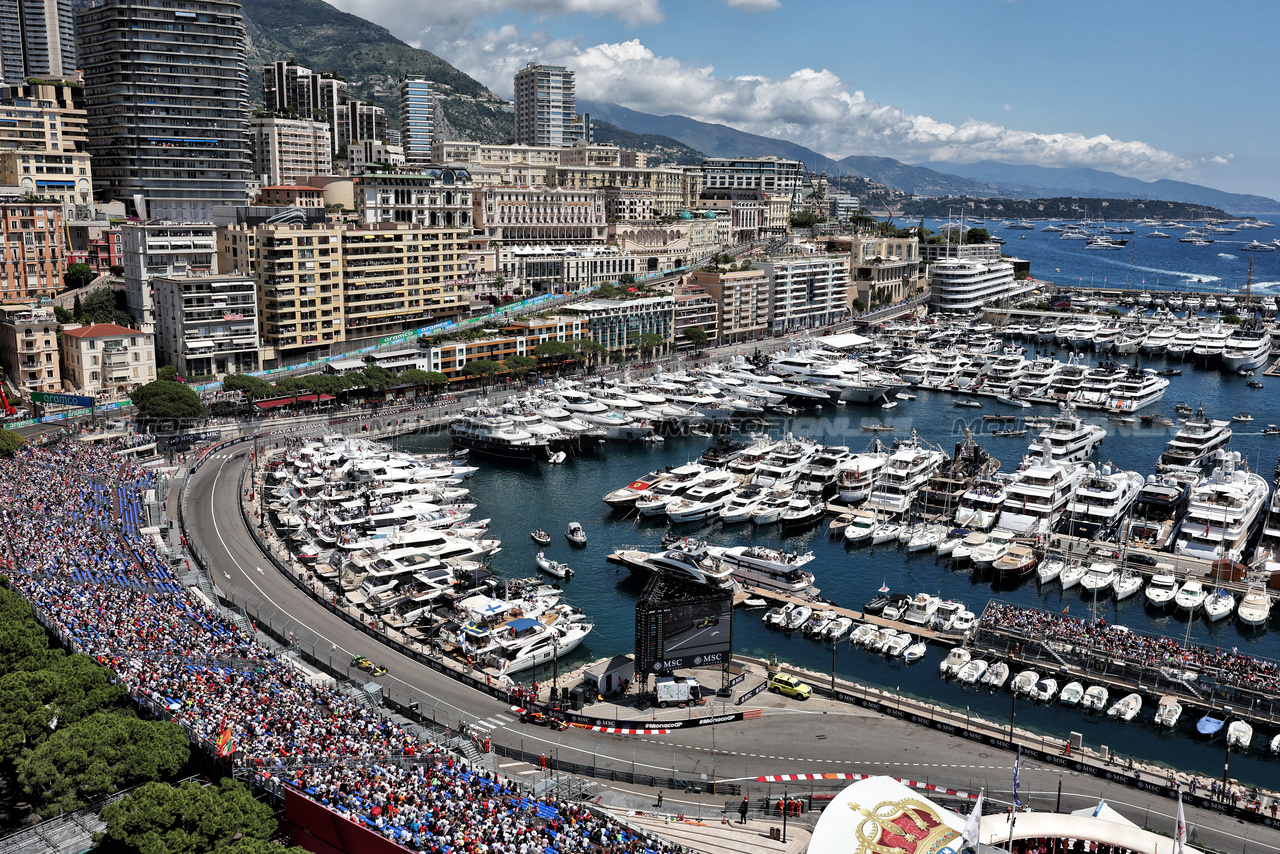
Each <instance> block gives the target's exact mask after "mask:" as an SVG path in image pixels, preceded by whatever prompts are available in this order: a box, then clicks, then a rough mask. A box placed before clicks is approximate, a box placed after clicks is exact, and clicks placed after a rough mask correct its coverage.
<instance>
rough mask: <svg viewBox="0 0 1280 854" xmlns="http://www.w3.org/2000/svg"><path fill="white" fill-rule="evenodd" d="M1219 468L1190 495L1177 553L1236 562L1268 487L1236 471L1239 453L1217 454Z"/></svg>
mask: <svg viewBox="0 0 1280 854" xmlns="http://www.w3.org/2000/svg"><path fill="white" fill-rule="evenodd" d="M1217 456H1218V458H1219V460H1220V465H1219V466H1218V467H1217V468H1215V469H1214V470H1213V474H1211V475H1210V476H1209V477H1208V478H1207V479H1205V480H1204V481H1203V482H1201V483H1200V484H1199V485H1198V486H1196V487H1195V489H1193V490H1192V492H1191V500H1190V502H1189V503H1188V505H1187V516H1186V519H1185V520H1184V521H1183V523H1182V528H1181V529H1180V531H1179V533H1178V539H1177V547H1176V548H1177V552H1178V553H1179V554H1182V555H1186V556H1188V557H1198V558H1202V559H1205V560H1222V559H1226V560H1232V561H1239V560H1241V559H1242V557H1243V554H1244V548H1245V545H1246V543H1247V542H1248V541H1249V538H1250V537H1251V536H1252V535H1253V533H1254V531H1255V530H1257V528H1258V525H1259V524H1261V522H1262V515H1263V508H1264V507H1265V506H1266V503H1267V495H1268V493H1269V491H1270V488H1271V487H1270V485H1269V484H1268V483H1267V481H1266V479H1264V478H1263V477H1262V476H1261V475H1259V474H1255V473H1254V472H1251V471H1245V470H1242V469H1241V468H1239V463H1240V460H1241V457H1240V452H1239V451H1219V452H1218V454H1217Z"/></svg>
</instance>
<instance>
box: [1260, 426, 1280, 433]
mask: <svg viewBox="0 0 1280 854" xmlns="http://www.w3.org/2000/svg"><path fill="white" fill-rule="evenodd" d="M1262 435H1264V436H1280V427H1277V426H1276V425H1275V424H1268V425H1267V426H1266V427H1263V428H1262Z"/></svg>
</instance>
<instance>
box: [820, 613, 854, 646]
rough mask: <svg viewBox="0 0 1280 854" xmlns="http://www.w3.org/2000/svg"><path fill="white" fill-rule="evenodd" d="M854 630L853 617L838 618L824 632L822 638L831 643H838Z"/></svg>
mask: <svg viewBox="0 0 1280 854" xmlns="http://www.w3.org/2000/svg"><path fill="white" fill-rule="evenodd" d="M851 628H853V618H852V617H836V618H835V619H834V620H832V621H831V622H830V623H828V624H827V627H826V628H825V629H823V631H822V637H823V639H825V640H829V641H838V640H840V638H842V637H844V636H845V635H846V634H848V633H849V629H851Z"/></svg>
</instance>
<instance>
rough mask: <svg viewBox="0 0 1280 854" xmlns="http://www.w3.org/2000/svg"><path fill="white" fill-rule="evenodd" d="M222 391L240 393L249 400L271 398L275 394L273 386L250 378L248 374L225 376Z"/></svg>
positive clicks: (255, 378) (259, 378) (256, 378)
mask: <svg viewBox="0 0 1280 854" xmlns="http://www.w3.org/2000/svg"><path fill="white" fill-rule="evenodd" d="M222 390H223V391H238V392H242V393H243V394H244V396H245V397H246V398H248V399H249V400H261V399H263V398H266V397H273V396H274V395H275V393H276V389H275V386H273V385H272V384H271V383H269V382H267V381H266V380H264V379H262V377H251V376H249V375H248V374H227V375H226V376H225V377H223V378H222Z"/></svg>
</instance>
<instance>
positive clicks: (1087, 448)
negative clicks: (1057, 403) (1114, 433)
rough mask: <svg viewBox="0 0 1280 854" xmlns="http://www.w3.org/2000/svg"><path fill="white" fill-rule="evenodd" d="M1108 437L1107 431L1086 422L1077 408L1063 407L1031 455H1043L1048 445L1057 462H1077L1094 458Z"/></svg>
mask: <svg viewBox="0 0 1280 854" xmlns="http://www.w3.org/2000/svg"><path fill="white" fill-rule="evenodd" d="M1106 436H1107V431H1106V428H1104V427H1101V426H1099V425H1097V424H1089V423H1087V422H1085V421H1084V420H1083V419H1082V418H1080V416H1079V415H1077V414H1076V412H1075V409H1074V408H1072V407H1070V406H1067V405H1063V406H1062V411H1061V412H1060V413H1059V414H1058V416H1057V417H1056V418H1054V419H1053V423H1052V424H1050V425H1049V426H1048V427H1047V428H1046V429H1045V430H1044V431H1043V432H1042V433H1041V434H1040V437H1039V438H1038V439H1037V440H1036V441H1034V442H1032V443H1031V445H1030V446H1029V447H1028V451H1029V452H1030V453H1032V454H1040V453H1042V452H1043V451H1044V449H1045V442H1048V443H1049V455H1050V457H1051V458H1052V459H1053V460H1054V461H1056V462H1064V463H1071V462H1077V461H1080V460H1083V459H1085V458H1086V457H1088V456H1089V455H1090V454H1092V453H1093V451H1094V449H1095V448H1097V447H1098V445H1100V444H1101V443H1102V440H1103V439H1105V438H1106Z"/></svg>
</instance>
